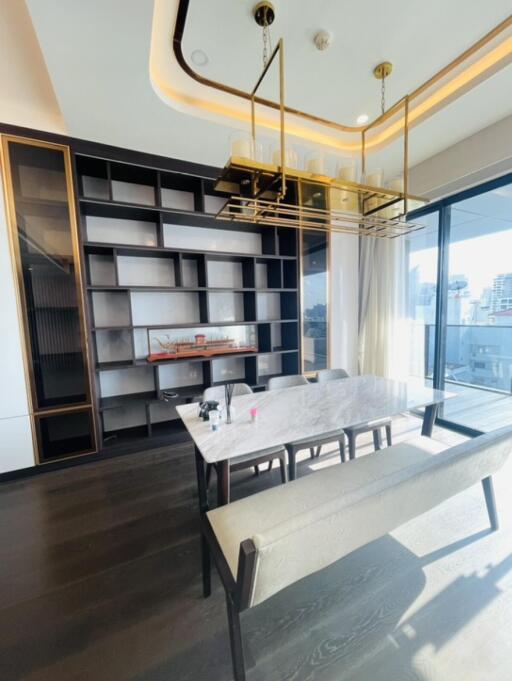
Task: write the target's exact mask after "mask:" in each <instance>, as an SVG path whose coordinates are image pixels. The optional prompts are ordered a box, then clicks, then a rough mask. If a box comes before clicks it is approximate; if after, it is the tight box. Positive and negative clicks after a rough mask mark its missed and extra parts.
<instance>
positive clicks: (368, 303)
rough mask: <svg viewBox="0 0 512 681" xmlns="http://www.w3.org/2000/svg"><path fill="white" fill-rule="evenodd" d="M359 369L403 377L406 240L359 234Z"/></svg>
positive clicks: (406, 341)
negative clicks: (361, 235) (360, 235)
mask: <svg viewBox="0 0 512 681" xmlns="http://www.w3.org/2000/svg"><path fill="white" fill-rule="evenodd" d="M360 241H361V243H360V258H359V370H360V373H362V374H376V375H378V376H384V377H386V378H394V379H396V380H406V379H407V377H408V373H409V372H408V369H409V325H408V322H407V276H408V275H407V260H406V253H407V252H406V246H407V244H406V240H405V239H404V238H402V237H398V238H396V239H382V238H375V237H361V240H360Z"/></svg>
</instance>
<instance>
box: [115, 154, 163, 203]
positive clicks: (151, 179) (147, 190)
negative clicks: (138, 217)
mask: <svg viewBox="0 0 512 681" xmlns="http://www.w3.org/2000/svg"><path fill="white" fill-rule="evenodd" d="M110 173H111V182H112V199H113V200H114V201H117V202H119V203H130V204H139V205H141V206H155V205H156V186H157V173H156V171H154V170H152V169H151V168H140V167H138V166H132V165H130V164H127V163H111V164H110Z"/></svg>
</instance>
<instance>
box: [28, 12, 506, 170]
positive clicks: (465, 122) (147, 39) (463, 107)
mask: <svg viewBox="0 0 512 681" xmlns="http://www.w3.org/2000/svg"><path fill="white" fill-rule="evenodd" d="M161 1H162V0H161ZM26 4H27V7H28V10H29V12H30V15H31V18H32V22H33V25H34V29H35V33H36V35H37V38H38V40H39V44H40V46H41V50H42V53H43V56H44V59H45V62H46V66H47V69H48V73H49V76H50V79H51V83H52V85H53V88H54V91H55V95H56V97H57V101H58V104H59V107H60V110H61V112H62V115H63V117H64V120H65V123H66V126H67V130H68V132H69V134H70V135H73V136H76V137H81V138H85V139H91V140H95V141H99V142H104V143H108V144H113V145H117V146H122V147H127V148H132V149H138V150H143V151H147V152H150V153H156V154H162V155H165V156H172V157H177V158H184V159H187V160H192V161H196V162H202V163H208V164H213V165H223V164H224V162H225V160H226V158H227V156H228V150H229V138H230V135H231V133H232V131H233V130H234V129H236V128H239V127H240V124H239V123H238V124H237V123H236V122H234V121H232V120H230V119H219V117H217V118H215V119H209V118H208V117H204V116H199V115H198V113H197V112H193V115H192V114H191V113H190V109H187V108H186V107H178V106H176V105H175V103H174V102H172V101H169V99H168V98H166V97H165V96H163V95H162V93H161V92H157V91H156V90H155V87H154V83H152V78H151V74H150V69H151V65H150V53H151V45H152V38H153V39H154V37H155V34H157V35H160V38H161V44H162V45H163V50H162V55H161V58H162V69H164V70H165V68H167V66H168V65H170V63H171V57H170V55H171V50H170V39H169V36H170V35H171V34H172V31H173V28H174V25H173V21H174V15H173V12H172V8H173V7H174V8H175V6H176V4H177V0H165V2H164V3H163V4H165V5H167V9H168V11H169V12H170V13H169V14H168V15H167V18H166V19H165V21H164V20H162V21H157V20H156V19H155V21H154V12H153V11H154V3H153V0H137V1H136V2H135V1H132V2H126V0H88V2H83V1H82V0H80V1H79V0H66V2H62V1H61V0H26ZM274 4H275V6H276V11H277V19H276V22H275V24H274V26H273V28H272V36H273V40H274V42H275V40H276V38H277V37H278V36H280V35H281V34H282V35H284V37H285V40H286V64H287V66H286V69H287V104H289V105H290V106H297V107H300V108H302V109H304V110H306V111H309V112H312V113H317V114H320V115H322V116H326V117H328V118H333V119H335V120H337V121H340V122H343V123H347V124H349V125H353V124H354V123H355V118H356V117H357V115H359V114H360V113H363V112H365V113H368V114H369V115H370V117H372V116H374V115H375V114H376V113H378V106H379V86H378V83H377V81H375V79H374V78H373V76H372V74H371V69H372V68H373V66H374V65H375V64H376V63H377V62H378V61H381V60H382V59H389V60H390V61H392V62H394V64H395V70H394V72H393V74H392V76H391V78H390V81H389V87H388V102H392V101H394V100H395V99H397V98H399V97H400V96H402V95H403V94H404V93H405V92H407V91H408V90H410V89H412V88H415V87H416V86H417V85H419V84H420V83H421V82H423V81H424V80H426V79H427V78H428V77H429V76H431V75H432V74H433V73H434V72H435V71H436V70H438V69H439V68H440V67H441V66H443V65H445V64H446V62H448V61H450V60H451V59H453V58H454V57H455V56H457V55H458V54H459V53H460V52H461V51H462V50H463V49H465V48H467V47H469V45H471V44H472V43H473V42H474V41H475V40H477V39H478V38H480V37H481V36H482V35H483V34H485V33H486V32H487V31H488V30H489V29H490V28H492V27H493V26H495V25H496V24H497V23H499V22H500V21H501V20H503V19H504V18H505V17H506V16H507V14H508V13H509V12H510V0H493V2H491V3H487V4H486V5H485V6H484V5H482V3H481V2H480V1H479V2H477V1H476V0H465V2H464V12H461V11H460V9H461V5H460V3H458V2H448V3H447V2H446V1H444V2H442V1H441V0H431V1H430V2H429V3H425V2H423V1H422V2H420V1H419V0H410V1H409V2H406V1H405V0H390V1H389V2H388V3H386V10H387V11H386V13H383V12H382V9H380V8H381V7H382V5H383V3H382V2H379V0H366V1H365V2H364V3H355V2H353V1H350V2H349V0H315V2H311V1H310V0H293V2H284V0H281V2H277V1H276V2H275V3H274ZM252 5H253V2H252V1H248V0H237V1H236V2H233V0H216V1H215V2H212V1H211V0H190V9H189V18H188V21H187V26H186V31H185V35H184V40H183V48H184V53H185V57H186V58H187V59H189V58H190V55H191V52H192V51H193V50H197V49H201V50H203V51H204V52H206V54H207V55H208V57H209V62H208V64H207V65H206V66H204V67H198V66H195V67H194V68H195V69H196V70H197V71H200V72H201V74H202V75H205V76H207V77H209V78H214V79H218V80H221V81H224V82H226V83H229V84H232V85H235V86H240V87H243V88H244V89H248V88H249V87H250V85H251V83H253V82H254V79H255V77H256V75H257V74H258V73H259V70H260V67H261V34H260V30H259V29H258V27H257V26H256V24H255V23H254V22H253V20H252V17H251V8H252ZM174 11H175V10H174ZM155 17H156V18H158V17H157V15H155ZM368 17H371V20H370V19H369V18H368ZM321 28H325V29H327V30H330V31H332V34H333V42H332V46H331V48H330V49H329V50H327V51H326V52H319V51H317V50H316V48H315V47H314V45H313V44H312V37H313V35H314V33H315V32H316V31H317V30H318V29H321ZM164 75H166V76H167V75H168V74H164ZM180 77H182V78H185V75H184V74H181V76H180ZM274 84H275V83H274ZM171 85H173V82H172V81H171ZM272 86H273V83H272V82H271V81H270V83H269V85H268V86H267V87H269V88H270V89H271V88H272ZM157 89H158V88H157ZM511 91H512V66H507V67H505V68H503V69H502V70H501V71H499V72H498V73H496V74H495V75H494V76H492V77H491V78H489V79H488V80H486V81H485V82H484V83H483V84H481V85H480V86H479V87H477V88H476V89H474V90H471V91H469V92H468V93H467V94H465V95H464V96H462V97H460V98H459V99H457V100H455V101H454V102H452V103H450V104H449V105H448V106H447V107H446V108H445V109H443V110H442V111H441V112H439V113H437V114H436V115H434V116H433V117H431V118H429V119H428V120H427V121H426V122H425V123H423V124H421V125H420V126H418V127H417V128H416V129H414V130H413V132H412V134H411V149H410V158H411V165H413V164H415V163H418V162H420V161H421V160H423V159H425V158H428V157H430V156H432V155H434V154H436V153H438V152H439V151H441V150H442V149H445V148H446V147H448V146H450V145H452V144H454V143H455V142H457V141H459V140H461V139H463V138H465V137H467V136H469V135H471V134H473V133H475V132H476V131H478V130H480V129H482V128H484V127H486V126H488V125H490V124H492V123H493V122H495V121H497V120H500V119H502V118H504V117H505V116H507V115H509V114H510V113H512V97H510V92H511ZM265 94H267V95H272V96H273V93H270V92H266V93H265ZM180 109H181V110H180ZM397 154H398V155H397ZM378 161H379V163H388V162H391V163H395V164H398V165H399V152H394V151H389V153H388V154H387V156H386V153H384V154H383V155H382V157H381V158H380V159H379V160H378Z"/></svg>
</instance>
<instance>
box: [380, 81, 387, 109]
mask: <svg viewBox="0 0 512 681" xmlns="http://www.w3.org/2000/svg"><path fill="white" fill-rule="evenodd" d="M380 82H381V86H380V108H381V113H385V111H386V80H385V78H384V75H383V76H382V78H381V81H380Z"/></svg>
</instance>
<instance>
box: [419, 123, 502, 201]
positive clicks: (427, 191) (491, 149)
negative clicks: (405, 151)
mask: <svg viewBox="0 0 512 681" xmlns="http://www.w3.org/2000/svg"><path fill="white" fill-rule="evenodd" d="M510 171H512V116H507V118H504V119H502V120H501V121H498V122H497V123H494V124H493V125H490V126H488V127H487V128H484V129H483V130H480V131H479V132H477V133H475V134H474V135H471V136H470V137H466V139H463V140H462V141H460V142H458V143H457V144H454V145H452V146H451V147H448V148H447V149H445V150H444V151H441V152H440V153H439V154H435V155H434V156H431V157H430V158H428V159H427V160H426V161H423V162H422V163H419V164H418V165H416V166H414V167H413V168H411V172H410V182H411V192H412V193H413V194H418V195H420V196H427V197H429V198H431V199H438V198H441V197H443V196H449V195H450V194H453V193H455V192H457V191H461V190H462V189H466V188H468V187H472V186H475V185H477V184H481V183H482V182H485V181H486V180H490V179H492V178H493V177H499V176H500V175H504V174H505V173H507V172H510Z"/></svg>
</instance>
